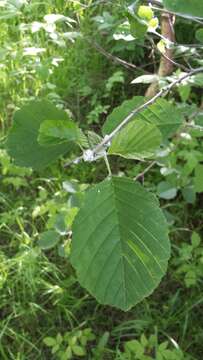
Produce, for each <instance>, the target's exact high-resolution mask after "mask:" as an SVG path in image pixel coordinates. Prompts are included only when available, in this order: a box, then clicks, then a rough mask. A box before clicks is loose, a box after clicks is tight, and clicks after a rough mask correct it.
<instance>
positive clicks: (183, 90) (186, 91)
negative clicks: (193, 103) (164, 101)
mask: <svg viewBox="0 0 203 360" xmlns="http://www.w3.org/2000/svg"><path fill="white" fill-rule="evenodd" d="M178 92H179V94H180V97H181V100H182V101H183V102H185V101H187V100H188V98H189V96H190V92H191V86H190V85H189V84H186V85H179V86H178Z"/></svg>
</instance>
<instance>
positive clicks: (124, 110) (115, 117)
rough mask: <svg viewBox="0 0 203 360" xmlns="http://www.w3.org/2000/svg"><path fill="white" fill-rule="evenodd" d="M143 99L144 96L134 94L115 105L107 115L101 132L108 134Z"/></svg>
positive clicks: (141, 102)
mask: <svg viewBox="0 0 203 360" xmlns="http://www.w3.org/2000/svg"><path fill="white" fill-rule="evenodd" d="M144 101H145V98H144V97H143V96H134V97H133V98H132V99H130V100H126V101H124V102H123V103H122V104H121V105H120V106H118V107H116V108H115V109H114V110H113V111H112V113H111V114H110V115H109V116H107V119H106V121H105V123H104V125H103V127H102V132H103V134H104V135H106V134H110V133H111V132H112V131H113V130H114V129H115V128H116V127H117V126H118V125H119V124H120V123H121V122H122V121H123V120H124V119H125V118H126V116H128V115H129V114H130V112H131V111H133V110H135V109H136V108H137V107H139V106H140V105H142V104H143V103H144Z"/></svg>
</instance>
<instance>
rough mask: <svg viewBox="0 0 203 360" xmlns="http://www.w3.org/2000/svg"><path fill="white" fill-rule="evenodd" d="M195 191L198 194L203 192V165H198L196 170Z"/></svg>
mask: <svg viewBox="0 0 203 360" xmlns="http://www.w3.org/2000/svg"><path fill="white" fill-rule="evenodd" d="M194 184H195V191H196V192H198V193H201V192H203V165H201V164H198V165H197V167H196V168H195V179H194Z"/></svg>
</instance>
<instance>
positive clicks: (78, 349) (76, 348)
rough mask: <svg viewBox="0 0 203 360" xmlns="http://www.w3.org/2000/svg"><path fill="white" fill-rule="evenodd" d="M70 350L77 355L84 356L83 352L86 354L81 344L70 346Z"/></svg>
mask: <svg viewBox="0 0 203 360" xmlns="http://www.w3.org/2000/svg"><path fill="white" fill-rule="evenodd" d="M72 351H73V353H74V354H75V355H77V356H85V354H86V351H85V349H84V348H82V346H79V345H73V346H72Z"/></svg>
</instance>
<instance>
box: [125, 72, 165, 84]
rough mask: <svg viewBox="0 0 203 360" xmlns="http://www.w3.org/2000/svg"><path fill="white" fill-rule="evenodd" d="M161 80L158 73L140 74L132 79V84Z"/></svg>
mask: <svg viewBox="0 0 203 360" xmlns="http://www.w3.org/2000/svg"><path fill="white" fill-rule="evenodd" d="M158 80H159V76H158V75H156V74H152V75H142V76H138V77H137V78H136V79H134V80H133V81H131V84H151V83H153V82H156V81H158Z"/></svg>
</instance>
